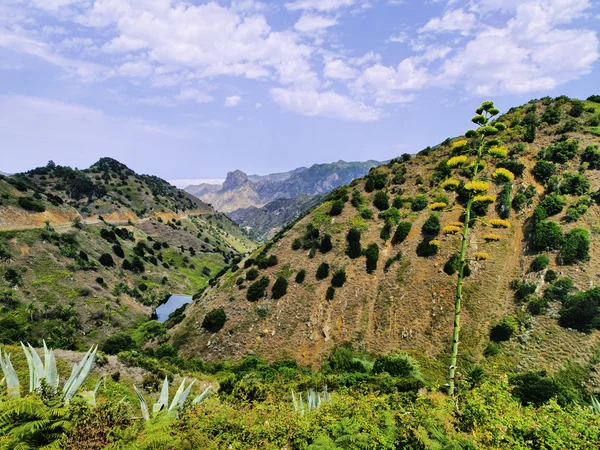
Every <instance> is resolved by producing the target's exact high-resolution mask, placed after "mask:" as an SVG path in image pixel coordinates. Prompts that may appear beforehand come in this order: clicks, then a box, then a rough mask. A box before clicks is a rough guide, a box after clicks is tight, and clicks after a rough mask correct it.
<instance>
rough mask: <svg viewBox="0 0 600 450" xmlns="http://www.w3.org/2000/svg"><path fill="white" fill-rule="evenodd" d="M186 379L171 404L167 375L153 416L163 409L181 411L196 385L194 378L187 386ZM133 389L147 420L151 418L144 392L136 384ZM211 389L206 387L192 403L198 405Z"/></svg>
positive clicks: (153, 410)
mask: <svg viewBox="0 0 600 450" xmlns="http://www.w3.org/2000/svg"><path fill="white" fill-rule="evenodd" d="M185 381H186V379H185V378H184V379H183V381H182V382H181V384H180V385H179V388H178V389H177V392H176V393H175V396H174V397H173V400H172V401H171V404H170V405H169V380H168V378H167V377H165V380H164V381H163V385H162V389H161V391H160V397H159V398H158V401H157V402H156V403H154V405H153V406H152V416H153V417H154V416H156V415H157V414H158V413H159V412H161V411H166V412H167V413H174V414H176V413H177V411H179V410H180V409H181V408H183V405H184V403H185V401H186V400H187V398H188V397H189V395H190V391H191V390H192V386H193V385H194V383H195V382H196V380H192V382H191V383H190V384H189V385H188V386H187V387H186V386H185ZM133 389H134V390H135V393H136V394H137V396H138V399H139V400H140V407H141V409H142V417H143V418H144V419H145V420H146V421H148V420H150V411H149V409H148V403H147V402H146V399H145V398H144V396H143V394H142V393H141V392H140V390H139V389H138V388H137V386H136V385H135V384H134V385H133ZM209 391H210V386H209V387H207V388H206V389H204V391H203V392H202V393H201V394H200V395H198V396H197V397H195V398H194V399H193V400H192V405H196V404H198V403H200V402H201V401H202V400H204V399H205V398H206V396H207V395H208V392H209Z"/></svg>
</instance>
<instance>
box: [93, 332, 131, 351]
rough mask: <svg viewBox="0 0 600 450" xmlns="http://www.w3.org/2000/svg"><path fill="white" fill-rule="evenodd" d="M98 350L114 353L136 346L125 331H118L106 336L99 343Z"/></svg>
mask: <svg viewBox="0 0 600 450" xmlns="http://www.w3.org/2000/svg"><path fill="white" fill-rule="evenodd" d="M99 348H100V350H102V351H103V352H104V353H106V354H108V355H116V354H118V353H120V352H126V351H129V350H133V349H135V348H136V345H135V342H134V340H133V338H132V337H131V336H130V335H129V334H128V333H126V332H125V331H120V332H118V333H115V334H113V335H112V336H110V337H108V338H107V339H106V340H105V341H104V342H102V343H101V344H100V345H99Z"/></svg>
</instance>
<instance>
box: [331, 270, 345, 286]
mask: <svg viewBox="0 0 600 450" xmlns="http://www.w3.org/2000/svg"><path fill="white" fill-rule="evenodd" d="M345 282H346V271H345V270H344V269H338V270H336V271H335V272H334V273H333V277H332V278H331V285H332V286H333V287H339V288H341V287H342V286H344V283H345Z"/></svg>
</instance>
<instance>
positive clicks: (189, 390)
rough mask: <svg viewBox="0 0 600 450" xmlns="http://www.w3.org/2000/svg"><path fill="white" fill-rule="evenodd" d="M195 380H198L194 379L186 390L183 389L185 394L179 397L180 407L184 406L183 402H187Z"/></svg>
mask: <svg viewBox="0 0 600 450" xmlns="http://www.w3.org/2000/svg"><path fill="white" fill-rule="evenodd" d="M195 382H196V380H192V382H191V383H190V384H189V385H188V387H187V388H185V391H183V394H181V398H180V399H179V409H181V408H183V404H184V403H185V401H186V400H187V398H188V396H189V395H190V392H191V390H192V386H193V385H194V383H195Z"/></svg>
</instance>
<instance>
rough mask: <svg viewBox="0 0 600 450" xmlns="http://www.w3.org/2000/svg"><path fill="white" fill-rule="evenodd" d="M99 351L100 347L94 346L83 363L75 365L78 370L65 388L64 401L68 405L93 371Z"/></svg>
mask: <svg viewBox="0 0 600 450" xmlns="http://www.w3.org/2000/svg"><path fill="white" fill-rule="evenodd" d="M97 351H98V346H97V345H96V346H95V347H94V346H92V347H91V348H90V349H89V350H88V352H87V353H86V354H85V356H84V357H83V359H82V360H81V362H80V363H79V364H76V365H75V367H76V369H75V370H74V371H73V373H72V374H71V377H70V378H69V379H68V380H67V383H66V384H65V387H64V388H63V399H64V400H65V402H66V403H69V401H70V400H71V399H72V398H73V396H74V395H75V394H76V393H77V390H78V389H79V388H80V387H81V385H82V384H83V382H84V381H85V379H86V378H87V377H88V375H89V374H90V372H91V371H92V367H93V366H94V361H95V360H96V352H97Z"/></svg>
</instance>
